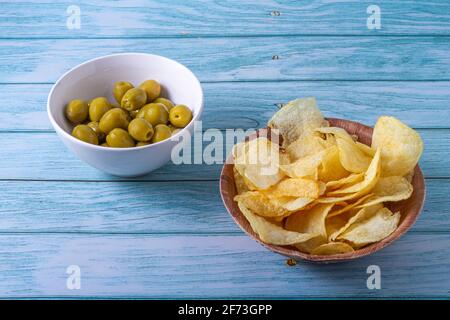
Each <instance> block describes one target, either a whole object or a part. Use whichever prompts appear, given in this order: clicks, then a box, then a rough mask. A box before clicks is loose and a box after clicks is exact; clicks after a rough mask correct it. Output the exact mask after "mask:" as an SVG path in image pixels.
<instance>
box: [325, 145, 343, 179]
mask: <svg viewBox="0 0 450 320" xmlns="http://www.w3.org/2000/svg"><path fill="white" fill-rule="evenodd" d="M323 153H324V155H323V157H322V163H321V164H322V165H321V166H320V167H319V172H318V173H319V179H320V181H324V182H328V181H335V180H339V179H342V178H344V177H346V176H348V175H349V174H350V172H348V171H347V170H345V168H344V167H343V166H342V164H341V161H340V159H339V149H338V147H337V146H332V147H330V148H328V149H326V150H325V151H324V152H323Z"/></svg>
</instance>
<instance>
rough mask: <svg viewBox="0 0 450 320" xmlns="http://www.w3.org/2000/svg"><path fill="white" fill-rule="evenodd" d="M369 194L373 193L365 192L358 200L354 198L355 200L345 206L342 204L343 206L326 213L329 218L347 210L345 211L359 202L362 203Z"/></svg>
mask: <svg viewBox="0 0 450 320" xmlns="http://www.w3.org/2000/svg"><path fill="white" fill-rule="evenodd" d="M371 196H373V193H369V194H366V195H365V196H363V197H361V198H359V199H358V200H356V201H355V202H353V203H349V204H347V205H346V206H344V207H343V208H341V209H338V210H333V211H332V212H330V214H329V215H328V218H331V217H334V216H337V215H340V214H342V213H344V212H347V211H349V210H351V209H353V208H354V207H356V206H358V205H360V204H361V203H363V202H364V201H365V200H367V199H368V198H370V197H371Z"/></svg>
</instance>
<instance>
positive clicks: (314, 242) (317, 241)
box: [294, 236, 327, 253]
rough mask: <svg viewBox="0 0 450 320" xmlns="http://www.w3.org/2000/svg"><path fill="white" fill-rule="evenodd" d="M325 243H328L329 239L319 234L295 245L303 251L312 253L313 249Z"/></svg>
mask: <svg viewBox="0 0 450 320" xmlns="http://www.w3.org/2000/svg"><path fill="white" fill-rule="evenodd" d="M324 243H327V239H326V238H324V237H322V236H317V237H315V238H312V239H309V240H308V241H305V242H302V243H297V244H294V246H295V247H296V248H297V249H298V250H299V251H301V252H305V253H311V251H313V250H314V249H315V248H317V247H318V246H320V245H322V244H324Z"/></svg>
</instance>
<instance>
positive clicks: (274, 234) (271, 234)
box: [238, 202, 316, 246]
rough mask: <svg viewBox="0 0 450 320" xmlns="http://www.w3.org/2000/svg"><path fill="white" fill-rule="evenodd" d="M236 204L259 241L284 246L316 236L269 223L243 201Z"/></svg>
mask: <svg viewBox="0 0 450 320" xmlns="http://www.w3.org/2000/svg"><path fill="white" fill-rule="evenodd" d="M238 206H239V209H240V210H241V212H242V214H243V215H244V216H245V218H247V220H248V222H249V223H250V226H251V227H252V229H253V231H254V232H255V233H257V234H258V236H259V238H260V239H261V241H263V242H265V243H269V244H275V245H281V246H285V245H292V244H296V243H300V242H305V241H308V240H309V239H312V238H314V237H316V235H314V234H309V233H299V232H293V231H287V230H284V229H283V228H281V227H279V226H277V225H275V224H272V223H270V222H269V221H267V220H266V219H264V218H263V217H260V216H258V215H256V214H254V213H253V212H252V211H251V210H250V209H248V208H247V207H246V206H245V205H244V204H243V203H239V202H238Z"/></svg>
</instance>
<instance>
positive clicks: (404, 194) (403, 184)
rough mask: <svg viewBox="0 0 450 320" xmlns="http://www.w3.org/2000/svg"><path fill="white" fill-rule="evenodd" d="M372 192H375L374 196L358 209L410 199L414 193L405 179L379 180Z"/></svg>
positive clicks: (390, 178)
mask: <svg viewBox="0 0 450 320" xmlns="http://www.w3.org/2000/svg"><path fill="white" fill-rule="evenodd" d="M371 192H373V193H374V195H373V196H371V197H370V198H369V199H368V200H367V201H366V202H364V203H363V204H361V205H359V206H358V207H357V208H363V207H367V206H372V205H374V204H377V203H382V202H390V201H400V200H405V199H408V198H409V197H410V196H411V195H412V193H413V186H412V185H411V183H409V182H408V180H406V179H405V178H403V177H397V176H392V177H385V178H383V177H382V178H380V179H378V182H377V184H376V185H375V187H373V189H372V191H371Z"/></svg>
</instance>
